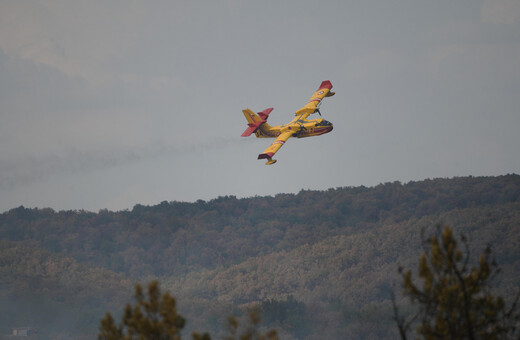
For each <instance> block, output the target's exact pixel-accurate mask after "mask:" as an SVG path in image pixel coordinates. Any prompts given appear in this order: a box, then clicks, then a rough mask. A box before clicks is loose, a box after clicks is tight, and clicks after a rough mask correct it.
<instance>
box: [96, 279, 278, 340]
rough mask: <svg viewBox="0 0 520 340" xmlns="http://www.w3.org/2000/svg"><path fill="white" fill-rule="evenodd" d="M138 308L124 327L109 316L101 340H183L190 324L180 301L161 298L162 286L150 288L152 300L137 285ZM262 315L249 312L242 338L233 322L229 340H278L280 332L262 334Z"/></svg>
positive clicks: (198, 337) (128, 310)
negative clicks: (183, 335) (182, 334)
mask: <svg viewBox="0 0 520 340" xmlns="http://www.w3.org/2000/svg"><path fill="white" fill-rule="evenodd" d="M135 299H136V300H137V303H136V305H135V306H133V307H132V306H131V305H130V304H127V305H126V307H125V312H124V314H123V319H122V322H121V324H120V325H116V324H115V322H114V318H113V317H112V315H110V313H107V314H106V316H105V318H104V319H102V320H101V327H100V332H99V335H98V339H99V340H136V339H139V340H180V339H181V334H180V332H181V330H182V328H183V327H184V325H185V324H186V320H185V319H184V318H183V317H182V316H181V315H180V314H178V313H177V307H176V301H175V298H174V297H173V296H171V295H170V294H168V292H166V293H164V294H162V295H161V291H160V289H159V283H158V282H157V281H153V282H151V283H150V284H149V285H148V299H146V298H145V296H144V294H143V288H142V287H141V286H140V285H139V284H137V285H136V288H135ZM259 315H260V314H259V312H258V310H256V309H252V310H251V311H250V312H249V320H250V324H249V326H248V327H246V328H245V329H244V330H243V332H242V333H240V334H239V332H238V329H239V325H238V321H237V319H236V318H235V317H230V318H229V331H230V333H231V335H230V336H228V337H226V338H225V339H226V340H234V339H240V340H278V336H277V333H276V331H274V330H270V331H268V332H267V333H265V334H262V333H261V332H259V331H258V325H259V323H260V317H259ZM193 339H194V340H211V336H210V335H209V334H208V333H204V334H199V333H193Z"/></svg>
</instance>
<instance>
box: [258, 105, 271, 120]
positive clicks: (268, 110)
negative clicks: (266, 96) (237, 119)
mask: <svg viewBox="0 0 520 340" xmlns="http://www.w3.org/2000/svg"><path fill="white" fill-rule="evenodd" d="M273 110H274V109H273V108H272V107H271V108H268V109H265V110H264V111H262V112H258V115H259V116H260V118H262V119H263V120H267V117H269V114H270V113H271V111H273Z"/></svg>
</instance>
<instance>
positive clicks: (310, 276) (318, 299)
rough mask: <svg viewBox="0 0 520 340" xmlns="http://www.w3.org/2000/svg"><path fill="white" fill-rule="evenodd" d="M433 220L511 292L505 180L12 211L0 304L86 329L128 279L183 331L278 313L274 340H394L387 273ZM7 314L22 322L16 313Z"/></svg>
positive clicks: (4, 223)
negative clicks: (155, 296) (175, 310)
mask: <svg viewBox="0 0 520 340" xmlns="http://www.w3.org/2000/svg"><path fill="white" fill-rule="evenodd" d="M437 223H443V224H450V225H452V226H453V227H454V231H455V232H456V233H459V232H463V233H464V234H466V235H467V236H468V237H469V239H470V244H471V245H472V246H473V247H475V248H476V251H475V252H474V253H480V252H481V251H482V249H484V247H485V246H486V245H487V244H490V245H491V246H492V247H493V249H494V251H495V254H496V258H497V261H498V263H499V264H500V266H501V268H502V269H503V272H504V275H502V276H500V277H499V282H497V284H499V286H500V289H501V290H500V293H501V294H503V295H504V296H507V292H508V290H509V291H510V290H511V288H512V287H513V288H515V287H518V286H519V282H520V271H519V269H518V268H520V262H519V261H520V256H519V253H518V250H517V249H518V237H519V235H520V230H519V226H520V176H518V175H506V176H499V177H461V178H453V179H434V180H425V181H420V182H410V183H406V184H401V183H399V182H394V183H386V184H381V185H378V186H375V187H371V188H368V187H347V188H336V189H330V190H327V191H307V190H302V191H301V192H299V193H298V194H279V195H276V196H274V197H251V198H246V199H237V198H236V197H232V196H231V197H219V198H217V199H214V200H210V201H197V202H194V203H186V202H162V203H160V204H158V205H154V206H143V205H136V206H135V207H134V208H133V209H132V210H131V211H118V212H111V211H108V210H100V211H99V212H98V213H93V212H86V211H58V212H56V211H54V210H52V209H48V208H46V209H27V208H24V207H19V208H16V209H12V210H10V211H8V212H5V213H3V214H0V240H3V241H1V242H0V246H1V247H0V251H2V252H3V253H2V254H3V255H2V256H1V257H0V270H2V272H1V274H3V275H5V277H6V278H8V279H6V280H4V281H2V282H0V297H1V298H2V299H3V301H7V304H4V303H0V305H3V306H6V305H8V306H9V307H6V308H11V307H12V306H13V304H14V306H18V305H19V303H18V302H19V301H22V300H16V299H18V297H21V299H26V300H27V301H25V302H23V301H22V302H23V304H22V305H23V306H29V303H32V302H33V301H36V300H34V299H36V298H37V297H39V298H40V302H39V303H38V304H36V305H38V306H39V307H38V308H36V309H35V312H34V315H35V316H36V315H52V313H50V312H49V311H50V310H52V308H54V309H56V310H61V311H63V313H62V314H63V315H65V314H66V312H65V311H69V314H70V315H74V318H75V320H76V321H73V322H72V323H74V324H79V325H81V326H79V328H81V327H82V329H88V328H89V327H90V328H92V327H96V326H97V324H98V322H99V319H100V318H101V317H102V316H103V315H104V311H106V310H107V309H111V307H110V301H114V303H115V302H116V301H119V300H121V299H122V298H121V296H122V295H124V294H126V296H129V295H130V294H131V290H132V288H131V286H132V285H133V283H135V282H141V283H144V282H147V281H149V280H150V279H153V278H159V279H160V281H161V282H162V284H163V287H165V288H166V289H168V290H169V291H170V292H171V293H172V294H173V295H174V296H175V297H176V298H177V299H178V303H179V306H180V310H181V311H182V312H183V313H184V315H186V316H187V317H188V319H189V320H190V324H188V325H187V329H196V330H200V331H211V332H212V334H216V333H215V331H214V330H215V329H218V328H219V327H221V326H222V325H223V324H225V316H227V315H228V314H229V313H230V311H236V309H237V308H240V307H241V306H245V305H249V304H259V305H261V306H264V307H265V308H266V309H269V308H270V309H272V310H276V311H277V313H278V314H279V315H285V314H284V311H287V310H296V311H297V313H293V314H296V317H295V318H288V319H287V320H277V321H275V320H270V319H269V318H267V319H266V321H267V322H271V324H268V325H267V326H268V327H281V329H279V334H280V335H281V338H283V339H293V338H302V339H303V338H306V337H308V338H309V339H312V336H313V334H320V335H322V336H325V337H326V338H345V337H346V338H367V337H370V336H372V337H374V338H384V337H385V336H387V337H388V336H389V334H392V335H396V334H395V332H394V333H392V332H391V331H389V329H393V327H394V325H393V324H392V322H391V319H390V318H389V317H388V316H389V315H391V303H390V299H389V292H390V290H391V289H392V288H393V287H395V284H396V280H397V279H398V277H397V267H398V266H399V265H403V266H406V267H411V266H413V265H414V263H411V261H413V260H412V259H417V258H418V254H419V253H420V238H421V232H422V231H423V230H426V232H427V231H428V230H431V228H432V227H433V226H435V225H436V224H437ZM12 268H16V270H12ZM506 273H507V274H506ZM33 292H35V293H33ZM99 297H101V298H99ZM17 301H18V302H17ZM84 302H85V303H84ZM71 311H72V312H71ZM98 312H100V314H99V315H97V316H96V317H95V316H94V315H95V314H96V313H98ZM2 313H4V314H3V315H5V313H6V312H5V310H4V311H3V312H2ZM11 314H12V315H17V316H16V317H19V318H22V317H25V316H26V309H23V310H22V309H20V310H16V311H15V313H14V314H13V313H12V310H11ZM54 314H56V313H54ZM375 316H377V317H375ZM223 318H224V319H223ZM0 319H2V320H7V321H6V322H3V323H2V324H1V325H0V327H2V329H4V330H5V329H6V327H13V325H12V322H11V321H12V320H13V319H12V318H11V319H8V318H2V317H0ZM9 320H11V321H9ZM301 320H305V321H301ZM385 320H386V321H385ZM26 323H31V321H30V320H29V321H27V322H23V323H22V325H23V324H26ZM299 323H305V325H306V328H305V331H304V332H303V333H302V332H300V333H298V331H297V329H298V327H295V325H299ZM17 325H18V326H19V325H20V324H17ZM289 330H290V331H289ZM367 330H368V331H367ZM93 331H94V333H95V332H96V329H94V330H93ZM0 332H5V331H0ZM367 332H368V333H367ZM389 332H390V333H389Z"/></svg>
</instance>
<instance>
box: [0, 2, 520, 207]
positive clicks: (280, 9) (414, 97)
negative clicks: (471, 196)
mask: <svg viewBox="0 0 520 340" xmlns="http://www.w3.org/2000/svg"><path fill="white" fill-rule="evenodd" d="M328 79H329V80H330V81H331V82H332V84H333V85H334V89H333V90H334V91H336V96H334V97H331V98H327V99H325V100H324V101H323V103H322V106H321V111H322V113H323V116H324V118H325V119H327V120H329V121H331V122H332V123H333V124H334V130H333V131H332V132H331V133H329V134H326V135H322V136H318V137H313V138H306V139H296V138H294V139H290V140H289V142H287V143H286V144H285V146H284V147H283V148H282V149H281V150H280V151H279V152H278V154H277V155H276V157H275V158H276V159H278V163H277V164H276V165H273V166H265V165H264V162H265V161H263V160H257V159H256V158H257V156H258V154H259V153H261V152H263V150H264V149H265V148H266V147H267V146H268V145H269V144H270V143H271V142H272V140H270V139H257V138H254V136H251V137H249V138H242V137H240V135H241V134H242V132H243V131H244V130H245V129H246V127H247V126H246V120H245V118H244V117H243V115H242V112H241V110H242V109H244V108H250V109H252V110H253V111H261V110H263V109H265V108H268V107H274V108H275V109H274V111H273V112H272V113H271V116H270V118H269V122H270V123H271V124H273V125H277V124H282V123H285V122H288V121H289V120H291V119H292V118H293V115H294V112H295V111H296V110H298V109H299V108H301V107H302V106H303V105H305V104H306V102H307V100H308V99H309V97H310V95H311V94H312V93H313V92H314V91H315V90H316V89H317V88H318V86H319V85H320V83H321V81H323V80H328ZM519 106H520V1H518V0H485V1H476V0H466V1H464V0H459V1H451V0H449V1H448V0H446V1H443V0H440V1H431V0H424V1H420V0H419V1H417V0H413V1H412V0H409V1H371V0H368V1H366V0H363V1H345V0H338V1H319V2H317V1H301V0H287V1H239V0H228V1H218V0H217V1H215V0H212V1H144V0H143V1H101V0H100V1H97V0H95V1H92V0H90V1H68V0H47V1H43V0H42V1H36V0H35V1H25V0H3V1H0V211H6V210H8V209H11V208H14V207H17V206H20V205H24V206H26V207H39V208H43V207H51V208H53V209H56V210H63V209H85V210H91V211H97V210H98V209H101V208H108V209H110V210H121V209H131V208H132V207H133V206H134V205H135V204H138V203H139V204H145V205H148V204H157V203H160V202H161V201H164V200H166V201H195V200H198V199H202V200H210V199H213V198H216V197H218V196H225V195H235V196H237V197H250V196H255V195H259V196H264V195H275V194H277V193H281V192H298V191H300V190H301V189H313V190H314V189H317V190H325V189H328V188H335V187H343V186H358V185H365V186H373V185H377V184H379V183H384V182H391V181H396V180H398V181H402V182H408V181H411V180H422V179H426V178H435V177H453V176H467V175H475V176H480V175H501V174H507V173H520V132H519V128H520V109H519Z"/></svg>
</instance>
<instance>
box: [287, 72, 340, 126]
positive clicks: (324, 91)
mask: <svg viewBox="0 0 520 340" xmlns="http://www.w3.org/2000/svg"><path fill="white" fill-rule="evenodd" d="M331 89H332V83H331V82H330V81H329V80H325V81H323V82H322V83H321V85H320V87H319V88H318V90H316V92H314V94H313V95H312V96H311V98H310V99H309V102H308V103H307V104H306V105H305V106H304V107H302V108H301V109H299V110H298V111H296V115H297V116H299V115H302V114H304V116H303V117H301V118H300V119H305V118H307V117H308V116H309V115H310V114H311V113H314V112H316V109H317V108H318V105H319V104H320V103H321V100H322V99H323V98H325V97H331V96H333V95H334V92H332V91H331Z"/></svg>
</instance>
